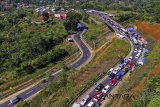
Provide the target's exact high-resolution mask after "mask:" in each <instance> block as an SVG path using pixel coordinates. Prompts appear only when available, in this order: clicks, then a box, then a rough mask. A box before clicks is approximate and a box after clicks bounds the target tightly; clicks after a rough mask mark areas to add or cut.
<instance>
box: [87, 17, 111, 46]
mask: <svg viewBox="0 0 160 107" xmlns="http://www.w3.org/2000/svg"><path fill="white" fill-rule="evenodd" d="M90 17H91V19H90V22H89V23H88V31H87V32H86V34H85V36H84V39H85V41H86V42H87V43H88V44H89V45H90V46H91V47H92V48H93V49H97V48H99V47H100V46H101V45H103V44H104V43H105V42H107V39H106V37H107V36H110V35H112V34H113V33H112V32H111V31H110V30H109V28H107V27H106V25H104V24H102V25H98V24H96V23H95V22H94V21H93V20H92V19H94V20H96V21H98V22H101V20H100V19H98V18H97V17H95V16H90ZM105 33H107V34H105Z"/></svg>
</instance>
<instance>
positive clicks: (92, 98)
mask: <svg viewBox="0 0 160 107" xmlns="http://www.w3.org/2000/svg"><path fill="white" fill-rule="evenodd" d="M89 13H92V14H95V15H97V16H99V17H101V18H102V20H103V21H105V22H106V23H107V24H109V25H110V27H111V28H113V29H114V30H115V31H116V32H118V33H119V35H124V37H127V38H129V40H130V41H131V42H132V44H133V45H134V46H133V47H134V50H133V53H132V55H131V56H130V57H129V58H128V59H125V58H124V59H122V60H121V63H120V64H118V66H117V67H116V68H111V69H110V70H109V71H108V72H107V74H108V78H109V79H110V80H109V82H108V83H106V84H105V85H104V84H103V83H100V84H98V85H97V87H96V88H95V89H94V92H93V94H91V95H90V94H89V95H87V97H84V99H82V101H81V102H80V105H79V106H74V104H73V105H72V107H99V106H100V104H101V102H102V101H103V100H104V99H105V97H106V96H107V94H108V93H109V92H110V91H111V89H112V88H113V87H114V86H116V85H117V84H118V82H119V81H120V80H122V78H123V76H124V75H125V74H126V73H128V72H129V71H131V70H132V68H133V67H134V66H135V65H136V64H137V62H138V59H139V58H140V57H141V55H142V52H143V50H142V46H141V45H140V44H139V41H138V40H137V39H138V38H135V37H134V35H133V34H131V33H130V32H129V31H127V30H125V29H124V28H123V27H121V26H120V25H119V24H118V23H116V22H114V21H113V20H112V19H111V18H109V17H108V16H107V14H105V13H103V12H98V11H95V10H92V11H89ZM121 37H122V36H121ZM86 98H87V99H86ZM83 101H85V102H83ZM82 102H83V103H82Z"/></svg>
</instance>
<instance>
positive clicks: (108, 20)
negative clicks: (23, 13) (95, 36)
mask: <svg viewBox="0 0 160 107" xmlns="http://www.w3.org/2000/svg"><path fill="white" fill-rule="evenodd" d="M89 13H90V14H94V15H96V16H98V17H100V18H101V19H102V20H103V21H104V23H106V24H107V25H108V26H109V27H110V28H112V29H113V30H114V31H115V32H117V33H119V34H121V35H124V36H125V38H127V39H128V40H130V41H131V43H132V44H133V45H132V50H133V51H132V53H131V55H130V56H132V57H133V58H132V60H131V61H132V62H133V64H137V61H138V60H139V58H137V59H136V58H135V56H136V55H137V53H138V52H134V50H135V48H137V49H138V50H139V49H142V46H141V45H140V43H138V44H135V43H134V42H133V40H132V37H133V36H132V34H131V33H130V32H128V34H125V33H124V31H122V30H121V28H123V27H122V26H121V25H120V24H118V23H117V22H115V21H114V20H112V19H111V18H110V17H109V16H108V14H106V13H103V12H100V11H95V10H93V11H90V12H89ZM123 29H124V28H123ZM141 55H142V52H141V53H140V56H141ZM130 72H131V71H130ZM122 78H123V77H122ZM110 81H111V80H110V79H109V76H108V75H107V73H106V76H105V77H104V78H102V79H101V80H100V83H101V84H103V85H104V86H106V85H109V83H110ZM118 82H120V80H118ZM118 82H117V83H118ZM97 85H98V84H97ZM97 85H95V86H94V87H92V88H91V89H89V90H88V91H87V92H85V95H83V96H82V98H83V97H84V96H86V95H89V96H90V97H91V98H92V96H94V95H95V94H96V93H97V92H96V91H95V87H96V86H97ZM110 86H111V85H110ZM114 87H116V86H111V89H110V90H109V91H108V92H107V93H106V94H105V95H107V94H109V93H110V92H111V91H112V89H113V88H114ZM79 100H80V101H81V100H82V99H79ZM91 101H93V102H94V104H95V105H94V107H99V106H100V105H99V104H100V102H96V101H95V100H93V99H91ZM75 103H76V104H79V103H80V102H79V101H78V100H77V101H76V102H75ZM88 103H89V102H88ZM86 105H87V104H85V107H86ZM77 107H78V106H77ZM81 107H84V106H82V105H81Z"/></svg>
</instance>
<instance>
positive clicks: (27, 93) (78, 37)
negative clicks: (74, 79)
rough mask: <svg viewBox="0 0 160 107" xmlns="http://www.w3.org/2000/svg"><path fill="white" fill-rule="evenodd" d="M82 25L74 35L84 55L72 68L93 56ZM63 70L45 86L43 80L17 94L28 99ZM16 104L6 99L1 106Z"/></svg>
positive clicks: (52, 77) (52, 79)
mask: <svg viewBox="0 0 160 107" xmlns="http://www.w3.org/2000/svg"><path fill="white" fill-rule="evenodd" d="M80 24H81V26H82V29H81V30H80V31H78V32H77V34H76V36H74V41H75V42H76V44H77V45H78V47H79V48H80V50H81V53H82V55H81V56H80V58H79V59H78V60H77V61H75V62H74V63H72V64H71V65H70V66H71V67H72V68H79V67H81V66H82V65H83V64H84V63H86V62H87V61H88V60H89V59H90V57H91V54H92V53H91V51H90V49H89V48H88V47H87V46H86V45H85V43H84V42H83V40H82V39H81V36H82V35H83V31H84V30H85V28H86V27H85V25H84V24H83V23H80ZM61 71H62V70H59V71H57V72H56V73H54V74H52V76H51V78H50V80H49V81H48V82H46V83H45V86H43V87H42V86H40V85H41V84H42V82H40V83H39V84H37V85H35V86H33V87H31V88H29V89H28V90H26V91H24V92H22V93H20V94H18V95H17V96H18V97H20V98H22V100H27V99H29V98H30V97H32V96H34V95H36V94H38V93H39V92H40V91H42V90H43V89H44V88H45V87H46V86H47V85H48V84H50V83H51V82H53V81H54V80H55V79H56V77H57V76H58V75H59V74H60V73H61ZM13 106H15V104H12V103H10V101H9V100H8V101H6V102H4V103H2V104H0V107H13Z"/></svg>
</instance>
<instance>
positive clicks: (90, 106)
mask: <svg viewBox="0 0 160 107" xmlns="http://www.w3.org/2000/svg"><path fill="white" fill-rule="evenodd" d="M94 106H95V103H94V102H93V101H90V102H89V103H88V104H87V107H94Z"/></svg>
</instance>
